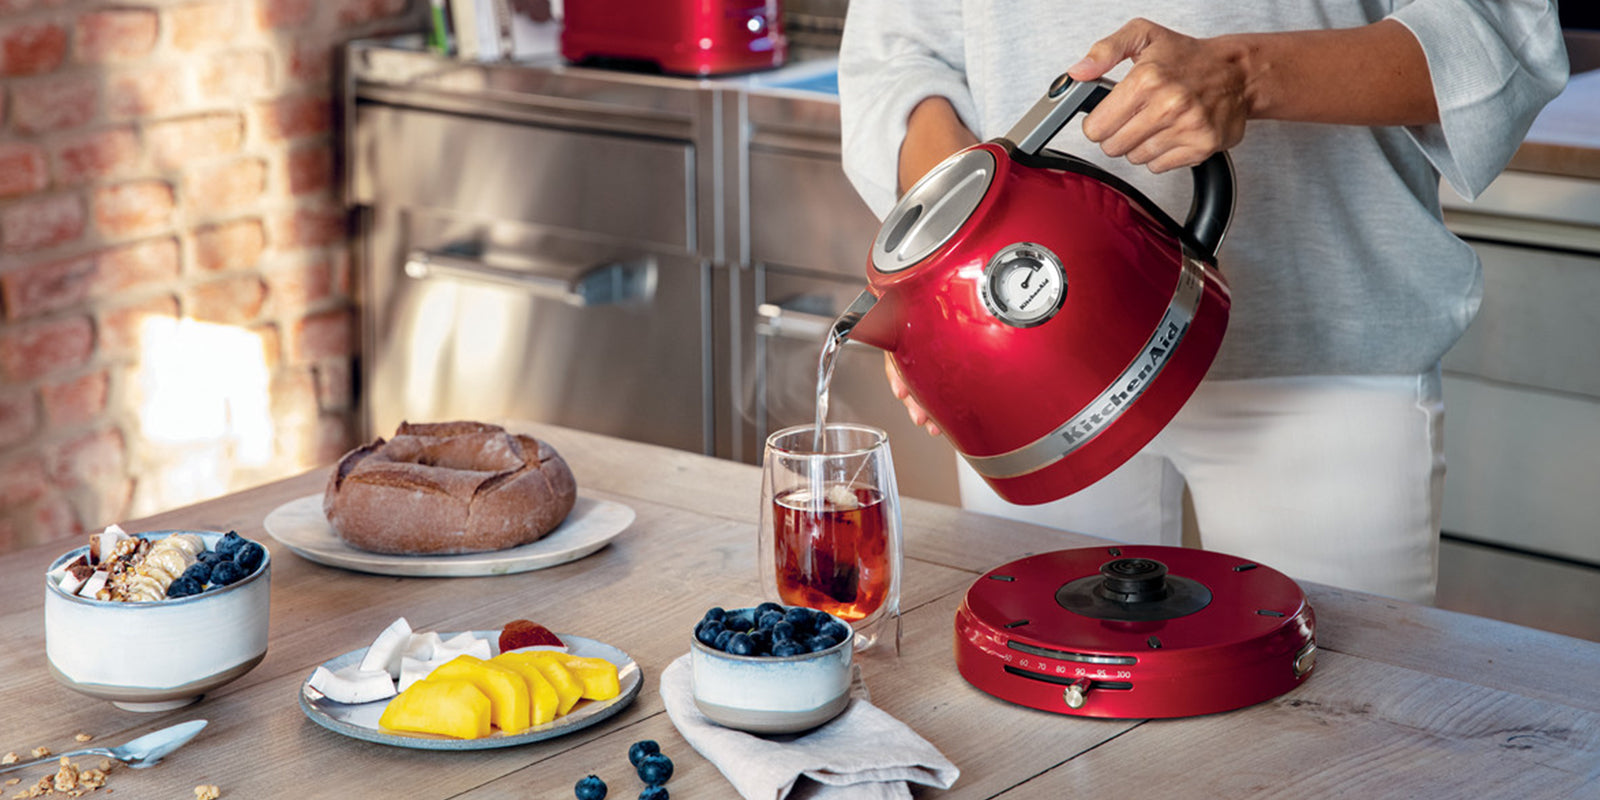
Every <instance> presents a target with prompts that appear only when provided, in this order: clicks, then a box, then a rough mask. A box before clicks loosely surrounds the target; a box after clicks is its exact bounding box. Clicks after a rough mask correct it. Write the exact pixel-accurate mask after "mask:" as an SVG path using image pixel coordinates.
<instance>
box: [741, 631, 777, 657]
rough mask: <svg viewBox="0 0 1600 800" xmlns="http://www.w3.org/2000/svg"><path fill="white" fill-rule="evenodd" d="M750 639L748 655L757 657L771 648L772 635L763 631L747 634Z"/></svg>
mask: <svg viewBox="0 0 1600 800" xmlns="http://www.w3.org/2000/svg"><path fill="white" fill-rule="evenodd" d="M745 635H746V636H749V637H750V655H753V656H759V655H761V654H762V653H765V652H767V650H768V649H770V648H771V647H772V634H771V633H769V632H767V631H763V630H754V631H751V632H749V633H747V634H745Z"/></svg>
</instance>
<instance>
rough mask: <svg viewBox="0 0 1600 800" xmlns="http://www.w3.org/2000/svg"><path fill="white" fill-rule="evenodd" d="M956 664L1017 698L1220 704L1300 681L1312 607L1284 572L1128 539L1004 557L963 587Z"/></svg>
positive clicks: (1085, 703) (1145, 711) (1073, 711)
mask: <svg viewBox="0 0 1600 800" xmlns="http://www.w3.org/2000/svg"><path fill="white" fill-rule="evenodd" d="M955 628H956V637H955V659H956V667H957V669H958V670H959V671H960V672H961V676H962V677H963V678H965V679H966V680H967V681H968V682H969V683H971V684H972V685H973V686H975V687H977V688H978V689H981V690H982V691H984V692H987V693H989V694H992V695H994V696H995V697H999V698H1001V699H1003V700H1008V701H1010V702H1013V703H1017V704H1019V705H1024V706H1028V707H1030V708H1037V709H1040V710H1043V711H1053V712H1056V713H1060V714H1070V715H1076V716H1085V717H1109V718H1119V719H1144V718H1153V717H1186V716H1194V715H1199V714H1211V713H1215V712H1218V711H1229V710H1232V709H1235V708H1241V707H1244V706H1248V705H1253V704H1255V703H1260V702H1262V701H1265V700H1270V699H1272V698H1274V697H1277V696H1278V695H1281V694H1283V693H1284V692H1287V691H1289V690H1290V689H1293V688H1294V687H1296V686H1298V685H1299V684H1300V682H1301V681H1303V680H1305V679H1306V678H1307V676H1309V674H1310V673H1311V670H1312V667H1313V666H1314V664H1315V660H1316V643H1315V636H1314V635H1313V631H1314V628H1315V617H1314V614H1313V612H1312V610H1311V606H1310V604H1309V603H1308V602H1307V601H1306V596H1305V593H1304V592H1303V591H1301V589H1300V587H1299V586H1298V585H1296V584H1295V582H1294V581H1293V580H1291V579H1290V578H1289V577H1288V576H1286V575H1284V574H1283V573H1281V572H1278V571H1277V570H1274V569H1272V568H1270V567H1266V566H1263V565H1261V564H1257V563H1254V562H1251V561H1247V560H1245V559H1242V558H1237V557H1235V556H1229V555H1225V554H1221V553H1214V552H1209V551H1205V550H1194V549H1188V548H1181V547H1161V546H1155V545H1125V546H1115V547H1092V548H1080V549H1073V550H1058V551H1055V552H1051V553H1042V554H1040V555H1035V556H1029V557H1027V558H1023V559H1020V560H1017V561H1013V562H1011V563H1008V564H1004V565H1001V566H999V567H996V568H995V569H993V570H991V571H990V572H988V573H987V574H985V575H983V576H982V577H980V578H978V580H977V581H975V582H974V583H973V584H972V586H971V587H970V588H969V589H968V590H967V595H966V598H965V599H964V600H963V601H962V603H961V608H960V609H959V610H958V611H957V612H956V620H955Z"/></svg>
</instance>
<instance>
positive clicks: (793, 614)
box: [783, 606, 815, 630]
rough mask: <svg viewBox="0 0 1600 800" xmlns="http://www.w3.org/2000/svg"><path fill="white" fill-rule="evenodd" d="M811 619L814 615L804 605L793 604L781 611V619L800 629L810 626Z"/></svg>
mask: <svg viewBox="0 0 1600 800" xmlns="http://www.w3.org/2000/svg"><path fill="white" fill-rule="evenodd" d="M813 619H815V616H814V615H813V614H812V613H811V609H809V608H806V607H805V606H793V607H791V608H790V609H789V610H787V611H785V612H783V621H784V622H787V623H789V624H790V625H793V626H794V627H796V628H798V629H801V630H804V629H806V628H809V627H811V624H812V620H813Z"/></svg>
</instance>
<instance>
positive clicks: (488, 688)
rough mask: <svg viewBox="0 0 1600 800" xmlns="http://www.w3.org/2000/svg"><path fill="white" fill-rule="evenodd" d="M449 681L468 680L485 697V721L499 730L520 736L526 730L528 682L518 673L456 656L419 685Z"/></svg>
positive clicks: (529, 709) (529, 712)
mask: <svg viewBox="0 0 1600 800" xmlns="http://www.w3.org/2000/svg"><path fill="white" fill-rule="evenodd" d="M451 679H453V680H464V681H468V682H470V683H471V684H472V685H473V686H475V687H477V689H478V691H480V692H483V694H484V696H486V697H488V698H489V712H490V717H489V718H490V720H491V721H492V722H493V723H494V724H495V726H496V727H498V728H500V730H502V731H505V732H506V733H521V732H523V731H525V730H527V729H528V726H529V720H531V719H532V716H533V715H532V698H530V697H529V695H528V682H527V681H526V680H525V679H523V677H522V676H521V675H520V674H518V673H516V672H513V671H511V670H509V669H506V668H505V667H504V666H502V665H500V664H493V663H490V662H488V661H484V660H483V659H481V658H478V657H476V656H456V657H455V658H452V659H450V660H449V661H446V662H445V663H444V665H443V666H440V667H439V668H438V669H435V670H434V671H433V672H430V673H428V677H427V678H426V679H425V680H423V681H422V683H427V682H429V681H433V680H451ZM417 685H418V686H420V685H421V684H420V683H419V684H417ZM413 688H415V687H413Z"/></svg>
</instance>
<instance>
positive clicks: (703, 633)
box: [694, 622, 725, 647]
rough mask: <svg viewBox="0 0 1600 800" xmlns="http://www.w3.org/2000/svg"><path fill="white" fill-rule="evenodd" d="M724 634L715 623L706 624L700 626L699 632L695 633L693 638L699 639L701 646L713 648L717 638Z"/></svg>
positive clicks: (720, 627) (721, 628) (723, 630)
mask: <svg viewBox="0 0 1600 800" xmlns="http://www.w3.org/2000/svg"><path fill="white" fill-rule="evenodd" d="M724 632H725V629H724V628H723V627H722V626H721V625H720V624H718V623H716V622H707V623H705V624H703V625H702V626H700V629H699V630H697V631H695V633H694V638H696V639H699V640H700V643H701V644H703V645H706V646H708V647H715V646H716V644H717V637H718V636H720V635H722V634H723V633H724Z"/></svg>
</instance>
